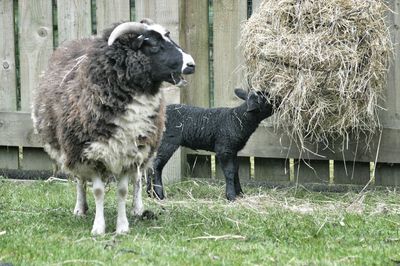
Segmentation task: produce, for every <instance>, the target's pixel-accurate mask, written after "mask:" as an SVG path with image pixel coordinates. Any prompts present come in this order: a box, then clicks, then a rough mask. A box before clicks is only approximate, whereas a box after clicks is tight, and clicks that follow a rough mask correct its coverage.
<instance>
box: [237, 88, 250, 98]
mask: <svg viewBox="0 0 400 266" xmlns="http://www.w3.org/2000/svg"><path fill="white" fill-rule="evenodd" d="M235 94H236V96H237V97H239V98H240V99H242V100H245V101H246V99H247V91H245V90H244V89H241V88H236V89H235Z"/></svg>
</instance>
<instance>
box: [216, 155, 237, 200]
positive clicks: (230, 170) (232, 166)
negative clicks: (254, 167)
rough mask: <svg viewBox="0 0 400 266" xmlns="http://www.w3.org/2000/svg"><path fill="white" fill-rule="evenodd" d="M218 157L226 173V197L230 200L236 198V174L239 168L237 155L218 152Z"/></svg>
mask: <svg viewBox="0 0 400 266" xmlns="http://www.w3.org/2000/svg"><path fill="white" fill-rule="evenodd" d="M217 158H218V160H219V162H220V163H221V167H222V170H223V172H224V175H225V181H226V198H227V199H228V200H231V201H233V200H235V198H236V192H235V174H236V170H237V169H238V168H237V159H236V156H235V155H231V154H217Z"/></svg>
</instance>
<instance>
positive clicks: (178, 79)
mask: <svg viewBox="0 0 400 266" xmlns="http://www.w3.org/2000/svg"><path fill="white" fill-rule="evenodd" d="M170 83H172V84H174V85H175V86H178V87H183V86H186V84H187V83H188V82H187V81H186V80H185V78H184V77H183V76H182V74H181V73H171V81H170Z"/></svg>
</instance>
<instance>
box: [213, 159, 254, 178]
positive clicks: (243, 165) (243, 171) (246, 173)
mask: <svg viewBox="0 0 400 266" xmlns="http://www.w3.org/2000/svg"><path fill="white" fill-rule="evenodd" d="M238 162H239V178H240V180H246V179H250V158H249V157H238ZM215 164H216V166H215V167H216V168H215V176H216V177H217V178H221V179H225V175H224V172H223V171H222V168H221V164H220V163H219V161H218V159H216V162H215Z"/></svg>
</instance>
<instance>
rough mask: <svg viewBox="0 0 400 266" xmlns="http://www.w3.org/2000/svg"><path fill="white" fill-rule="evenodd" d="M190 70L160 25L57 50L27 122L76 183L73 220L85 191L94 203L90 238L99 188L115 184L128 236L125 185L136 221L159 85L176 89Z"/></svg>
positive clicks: (157, 129) (98, 229)
mask: <svg viewBox="0 0 400 266" xmlns="http://www.w3.org/2000/svg"><path fill="white" fill-rule="evenodd" d="M194 70H195V64H194V61H193V58H192V57H191V56H190V55H189V54H186V53H185V52H183V51H182V49H181V48H180V47H179V46H178V45H177V44H176V43H174V41H173V40H171V38H170V36H169V32H168V31H167V30H166V29H165V28H164V27H162V26H161V25H158V24H154V23H153V22H152V21H151V20H148V19H145V20H143V21H142V22H141V23H139V22H125V23H121V24H119V25H115V26H114V27H112V28H110V29H107V30H105V31H104V33H103V35H102V36H97V37H92V38H87V39H82V40H76V41H72V42H69V43H67V44H65V45H63V46H62V47H59V48H58V49H57V50H56V51H55V52H54V53H53V55H52V57H51V59H50V63H49V68H48V70H47V72H46V73H45V74H44V76H43V78H42V80H41V83H40V86H39V88H38V89H37V90H36V91H35V93H34V98H33V111H32V119H33V122H34V128H35V130H36V131H37V133H38V134H39V135H40V136H41V138H42V140H43V142H44V148H45V150H46V151H47V152H48V154H49V155H50V157H51V158H53V159H54V160H56V161H57V162H58V164H60V165H61V167H62V169H63V170H64V171H66V172H69V173H71V174H73V175H75V176H76V177H77V179H78V182H77V198H76V205H75V209H74V214H75V215H84V214H85V212H86V210H87V202H86V192H85V189H84V183H85V182H86V181H87V180H91V181H92V183H93V194H94V197H95V203H96V214H95V219H94V223H93V229H92V234H94V235H99V234H104V233H105V221H104V212H103V210H104V181H105V180H106V179H107V178H108V177H109V176H112V175H113V176H116V177H117V180H118V189H117V201H118V215H117V225H116V232H117V233H118V234H120V233H126V232H128V231H129V223H128V220H127V217H126V209H125V206H126V198H127V192H128V182H129V179H130V178H135V179H136V183H135V203H134V208H133V213H134V214H135V215H141V214H142V213H143V204H142V196H141V176H142V172H144V171H145V170H146V168H147V164H148V162H149V160H150V159H151V158H152V156H153V154H154V152H155V151H156V149H157V146H158V144H159V141H160V139H161V135H162V131H163V129H164V114H165V106H164V103H163V97H162V94H161V92H160V85H161V83H162V82H163V81H167V82H169V83H172V84H176V85H181V84H183V83H184V82H185V81H184V79H183V77H182V74H192V73H194Z"/></svg>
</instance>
